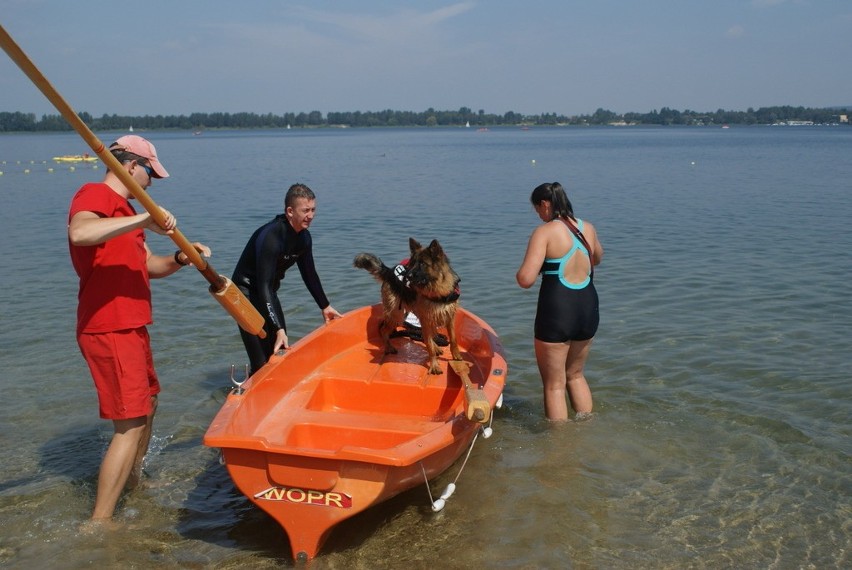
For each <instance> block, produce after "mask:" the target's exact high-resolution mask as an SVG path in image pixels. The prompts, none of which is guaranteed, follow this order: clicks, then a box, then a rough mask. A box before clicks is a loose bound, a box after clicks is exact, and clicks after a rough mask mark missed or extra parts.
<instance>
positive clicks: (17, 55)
mask: <svg viewBox="0 0 852 570" xmlns="http://www.w3.org/2000/svg"><path fill="white" fill-rule="evenodd" d="M0 44H2V47H3V50H4V51H5V52H6V53H7V54H8V55H9V57H10V58H11V59H12V61H14V62H15V64H17V66H18V67H20V68H21V71H23V72H24V73H25V74H26V76H27V77H29V78H30V81H32V82H33V84H34V85H35V86H36V87H37V88H38V90H39V91H41V92H42V93H43V94H44V96H45V97H47V99H48V100H49V101H50V102H51V103H52V104H53V106H54V107H56V110H57V111H59V112H60V114H62V116H63V117H65V120H66V121H68V123H70V124H71V126H72V127H73V128H74V130H75V131H77V133H78V134H79V135H80V136H81V137H82V138H83V140H84V141H86V144H88V145H89V147H90V148H91V149H92V150H93V151H94V152H95V154H97V155H98V157H99V158H100V159H101V160H102V161H103V163H104V164H105V165H106V166H107V168H109V169H110V170H111V171H112V173H113V174H115V175H116V176H117V177H118V178H119V180H121V182H122V184H124V186H125V187H126V188H127V189H128V190H129V191H130V193H131V194H133V197H134V198H136V200H137V201H138V202H139V203H140V204H141V205H142V207H144V208H145V210H146V211H147V212H148V213H149V214H150V215H151V217H152V218H153V219H154V221H156V222H157V224H159V225H160V226H163V225H165V215H164V214H163V211H162V210H161V209H160V207H159V206H158V205H157V204H156V202H154V200H152V199H151V197H150V196H149V195H148V193H147V192H145V190H144V189H143V188H142V187H141V186H140V185H139V183H138V182H136V180H134V179H133V177H132V176H131V175H130V173H129V172H128V171H127V170H125V169H124V168H123V167H122V166H121V163H120V162H119V161H118V159H117V158H115V156H113V154H112V153H111V152H109V150H107V149H106V148H104V144H103V143H102V142H101V141H100V139H99V138H98V137H97V136H95V134H94V133H93V132H92V131H91V129H89V127H88V125H86V123H84V122H83V120H82V119H81V118H80V117H79V116H78V115H77V113H76V112H74V109H72V108H71V105H69V104H68V103H67V102H66V101H65V99H63V98H62V96H61V95H60V94H59V92H58V91H57V90H56V89H55V88H54V87H53V85H51V84H50V82H49V81H48V80H47V78H46V77H45V76H44V75H43V74H42V73H41V71H39V69H38V68H37V67H36V66H35V64H34V63H33V62H32V61H31V60H30V58H29V57H27V54H26V53H24V50H22V49H21V48H20V46H18V44H17V43H16V42H15V40H13V39H12V36H10V35H9V34H8V33H7V32H6V29H5V28H4V27H3V26H2V25H0ZM169 237H170V238H172V240H173V241H174V242H175V243H176V244H177V245H178V247H179V248H180V250H181V251H182V252H183V253H184V254H185V255H186V256H187V258H188V259H189V261H191V262H192V264H193V265H194V266H195V267H196V269H198V271H199V272H200V273H201V274H202V275H203V276H204V278H205V279H207V281H208V282H209V283H210V292H211V293H213V295H214V297H215V298H216V299H217V300H218V301H219V303H220V304H222V306H223V307H224V308H225V310H226V311H228V313H230V314H231V316H233V317H234V319H236V321H237V322H238V323H239V325H240V326H241V327H243V328H244V329H245V330H246V331H248V332H250V333H252V334H256V335H258V336H260V337H261V338H263V337H265V336H266V333H265V331H264V330H263V323H264V319H263V317H262V316H261V315H260V313H258V312H257V310H256V309H255V308H254V307H253V306H252V305H251V303H249V302H248V300H247V299H246V298H245V296H244V295H243V294H242V292H241V291H240V290H239V289H238V288H237V287H236V286H235V285H234V284H233V283H231V282H230V280H228V279H226V278H225V277H223V276H221V275H219V274H218V273H217V272H216V271H215V270H214V269H213V267H211V266H210V264H209V263H208V262H207V260H206V259H204V258H203V257H202V256H201V254H200V253H198V251H197V250H196V249H195V247H194V246H193V245H192V243H191V242H190V241H189V240H188V239H186V237H185V236H184V235H183V233H181V231H180V230H178V229H177V228H175V230H174V231H173V232H172V233H171V234H170V235H169Z"/></svg>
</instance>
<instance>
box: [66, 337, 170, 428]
mask: <svg viewBox="0 0 852 570" xmlns="http://www.w3.org/2000/svg"><path fill="white" fill-rule="evenodd" d="M77 344H78V345H79V346H80V352H81V353H83V358H85V359H86V362H87V363H88V365H89V370H90V371H91V372H92V379H93V380H94V381H95V388H96V389H97V391H98V402H99V404H100V415H101V417H102V418H104V419H106V420H127V419H131V418H138V417H142V416H147V415H148V414H149V413H151V396H154V395H156V394H159V393H160V382H159V380H158V379H157V373H156V371H155V370H154V358H153V356H152V354H151V341H150V339H149V337H148V329H146V328H145V327H140V328H138V329H129V330H123V331H115V332H107V333H97V334H87V333H83V334H79V335H77Z"/></svg>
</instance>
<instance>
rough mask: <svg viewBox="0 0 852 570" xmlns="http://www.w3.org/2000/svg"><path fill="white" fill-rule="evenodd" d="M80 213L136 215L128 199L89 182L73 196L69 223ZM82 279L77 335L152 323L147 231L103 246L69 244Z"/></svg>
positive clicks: (119, 237)
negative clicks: (146, 244) (146, 241)
mask: <svg viewBox="0 0 852 570" xmlns="http://www.w3.org/2000/svg"><path fill="white" fill-rule="evenodd" d="M78 212H94V213H95V214H97V215H98V216H100V217H102V218H113V217H121V216H134V215H136V210H134V209H133V206H131V205H130V202H128V201H127V200H126V199H125V198H123V197H122V196H119V195H118V194H116V193H115V192H114V191H113V190H112V189H111V188H110V187H109V186H107V185H106V184H103V183H91V184H86V185H84V186H83V187H82V188H80V190H79V191H78V192H77V194H75V195H74V198H73V199H72V200H71V208H70V211H69V214H68V221H69V222H70V221H71V218H72V217H73V216H74V214H76V213H78ZM68 249H69V250H70V252H71V263H72V264H73V265H74V270H75V271H76V272H77V275H78V276H79V277H80V292H79V294H78V296H77V298H78V300H79V303H78V305H77V334H80V333H102V332H111V331H119V330H125V329H133V328H138V327H141V326H145V325H148V324H151V322H152V319H151V284H150V280H149V278H148V267H147V253H146V251H145V232H144V230H141V229H137V230H133V231H130V232H127V233H125V234H122V235H120V236H118V237H114V238H112V239H110V240H108V241H106V242H104V243H102V244H99V245H87V246H81V245H72V244H71V243H70V242H69V244H68Z"/></svg>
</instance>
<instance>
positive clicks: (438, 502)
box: [420, 394, 502, 513]
mask: <svg viewBox="0 0 852 570" xmlns="http://www.w3.org/2000/svg"><path fill="white" fill-rule="evenodd" d="M501 396H502V394H501ZM493 422H494V414H491V418H490V420H489V421H488V427H483V428H480V429H479V430H477V432H476V435H474V436H473V441H471V442H470V447H469V448H468V449H467V455H465V458H464V461H463V462H462V464H461V467H459V472H458V473H456V478H455V479H453V482H452V483H450V484H448V485H447V488H446V489H444V492H443V493H441V496H440V497H438V498H437V499H433V498H432V489H431V488H430V487H429V478H428V477H427V476H426V468H425V467H423V462H422V461H421V462H420V470H421V471H422V472H423V481H424V482H425V483H426V492H427V493H428V494H429V502H430V503H431V504H432V511H433V512H436V513H437V512H438V511H440V510H442V509H443V508H444V506H445V505H446V504H447V500H449V498H450V497H452V496H453V493H455V492H456V482H457V481H458V480H459V477H461V474H462V471H464V468H465V466H466V465H467V460H468V459H470V454H471V453H472V452H473V446H474V445H475V444H476V440H477V438H478V437H479V433H480V432H482V437H483V438H485V439H488V438H489V437H491V434H492V433H493V432H494V430H492V429H491V424H492V423H493Z"/></svg>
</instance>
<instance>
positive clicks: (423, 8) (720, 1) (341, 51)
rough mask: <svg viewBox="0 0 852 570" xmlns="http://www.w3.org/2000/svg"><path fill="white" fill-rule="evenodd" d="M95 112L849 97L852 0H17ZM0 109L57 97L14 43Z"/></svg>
mask: <svg viewBox="0 0 852 570" xmlns="http://www.w3.org/2000/svg"><path fill="white" fill-rule="evenodd" d="M0 23H2V25H3V26H4V27H5V29H6V31H7V32H9V33H10V34H11V35H12V37H13V38H15V40H16V41H17V42H18V43H19V44H20V45H21V47H22V48H23V49H24V51H25V52H27V54H28V55H29V56H30V57H31V58H32V59H33V61H34V62H35V64H36V65H37V66H38V67H39V68H40V69H41V71H42V72H43V73H44V74H45V75H46V76H47V78H48V79H49V80H50V81H51V82H52V83H53V85H54V86H55V87H56V88H57V89H58V90H59V92H60V93H61V94H62V95H63V96H64V97H65V98H66V100H67V101H68V102H69V103H70V104H71V106H72V107H73V108H74V109H75V110H77V111H88V112H90V113H92V114H93V115H96V116H100V115H101V114H104V113H106V114H113V113H116V114H120V115H125V114H126V115H145V114H165V115H168V114H189V113H192V112H195V111H198V112H215V111H224V112H231V113H233V112H241V111H249V112H256V113H274V114H283V113H285V112H297V113H298V112H302V111H304V112H310V111H321V112H322V113H327V112H329V111H378V110H383V109H394V110H411V111H423V110H425V109H427V108H429V107H434V108H435V109H442V110H445V109H458V108H460V107H470V108H471V109H473V110H474V111H478V110H480V109H483V110H485V111H486V112H488V113H499V114H502V113H505V112H507V111H515V112H518V113H525V114H538V113H550V112H555V113H560V114H566V115H574V114H591V113H593V112H594V111H595V110H596V109H597V108H599V107H602V108H605V109H608V110H611V111H615V112H617V113H623V112H628V111H638V112H647V111H651V110H653V109H660V108H662V107H670V108H673V109H678V110H685V109H691V110H694V111H715V110H717V109H726V110H745V109H747V108H749V107H754V108H758V107H763V106H772V105H796V106H798V105H803V106H806V107H823V106H834V105H852V74H850V73H849V57H850V55H852V1H850V0H618V1H617V0H582V1H581V0H541V1H537V0H470V1H458V2H454V1H452V0H446V1H433V0H422V1H417V2H413V1H406V0H397V1H393V0H351V1H338V2H332V1H323V0H311V1H308V0H302V1H296V2H289V1H283V0H276V1H273V0H266V1H260V0H227V1H223V0H148V1H144V2H138V3H128V2H116V1H115V0H112V1H103V0H3V8H2V10H0ZM0 111H24V112H31V113H36V114H37V115H39V116H40V115H41V114H45V113H49V114H55V113H56V112H55V111H54V110H53V108H52V107H51V106H50V104H49V103H48V102H47V100H46V99H44V97H43V96H42V95H41V94H40V93H39V92H38V91H36V89H35V88H34V87H33V86H32V85H31V84H30V82H29V80H28V79H27V78H26V77H25V76H24V75H23V73H22V72H20V71H19V70H18V69H17V67H15V65H14V64H13V63H12V62H11V60H9V59H8V57H6V56H5V54H3V55H2V56H0Z"/></svg>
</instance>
